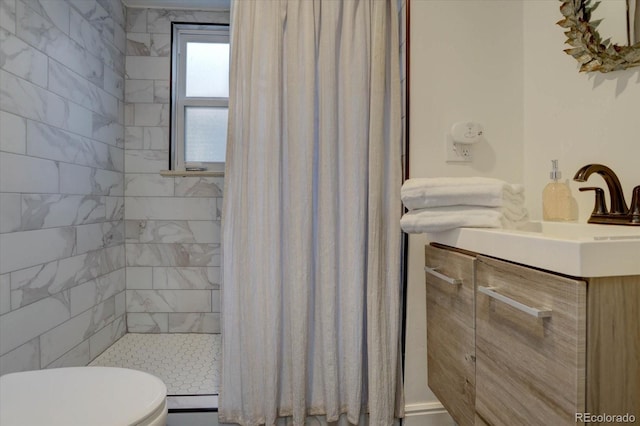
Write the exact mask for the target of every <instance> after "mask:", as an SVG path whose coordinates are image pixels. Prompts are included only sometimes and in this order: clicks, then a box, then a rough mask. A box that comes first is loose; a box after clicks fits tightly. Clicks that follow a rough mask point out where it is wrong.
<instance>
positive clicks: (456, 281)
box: [424, 266, 462, 285]
mask: <svg viewBox="0 0 640 426" xmlns="http://www.w3.org/2000/svg"><path fill="white" fill-rule="evenodd" d="M424 271H425V272H426V273H427V274H429V275H433V276H434V277H436V278H439V279H441V280H442V281H445V282H447V283H448V284H451V285H460V284H462V280H460V279H458V278H451V277H448V276H446V275H445V274H443V273H440V272H438V268H429V267H428V266H425V267H424Z"/></svg>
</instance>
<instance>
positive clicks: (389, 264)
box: [219, 0, 402, 425]
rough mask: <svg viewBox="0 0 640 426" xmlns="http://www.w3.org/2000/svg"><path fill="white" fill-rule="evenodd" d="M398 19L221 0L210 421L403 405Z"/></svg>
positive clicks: (364, 4)
mask: <svg viewBox="0 0 640 426" xmlns="http://www.w3.org/2000/svg"><path fill="white" fill-rule="evenodd" d="M397 19H398V14H397V10H396V4H395V1H381V0H350V1H344V2H336V1H327V0H324V1H323V0H314V1H299V0H278V1H269V2H259V1H255V2H254V1H235V2H233V5H232V27H231V28H232V35H231V78H230V97H229V130H228V147H227V163H226V171H225V190H224V193H225V197H224V205H223V250H222V253H223V255H222V270H223V285H222V287H223V288H222V310H223V314H222V339H223V357H222V378H221V388H220V409H219V415H220V420H221V422H229V423H239V424H241V425H259V424H266V425H274V424H281V422H282V419H281V418H282V417H290V419H289V421H292V422H293V424H294V425H302V424H304V422H305V419H306V418H307V417H308V416H311V415H323V416H326V419H327V420H328V421H336V420H338V419H339V418H341V417H345V416H346V418H347V419H348V420H349V422H351V423H354V424H357V423H358V421H359V419H360V417H361V413H364V412H368V413H369V424H371V425H387V424H392V423H393V421H394V418H395V417H396V416H398V415H401V414H402V413H398V412H395V411H397V410H395V407H396V402H397V401H396V398H399V399H401V398H402V395H401V386H398V385H399V383H400V382H401V377H400V376H399V373H398V372H399V369H398V365H399V362H400V358H399V351H398V347H399V345H398V342H399V337H400V323H401V318H400V315H401V311H400V308H401V306H400V305H401V304H400V297H401V280H400V273H401V272H400V264H401V260H400V253H401V244H400V241H401V240H400V236H401V233H400V228H399V221H400V215H401V212H402V207H401V204H400V186H401V158H400V155H401V120H400V78H399V43H398V22H397ZM397 389H400V392H398V391H397ZM398 405H399V406H401V404H398Z"/></svg>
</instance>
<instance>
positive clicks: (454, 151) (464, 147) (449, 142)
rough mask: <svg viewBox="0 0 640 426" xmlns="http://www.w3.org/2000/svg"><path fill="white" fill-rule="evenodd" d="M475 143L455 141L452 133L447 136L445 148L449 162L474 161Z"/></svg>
mask: <svg viewBox="0 0 640 426" xmlns="http://www.w3.org/2000/svg"><path fill="white" fill-rule="evenodd" d="M472 147H473V145H471V144H464V143H455V142H454V141H453V139H452V138H451V135H449V134H447V136H446V146H445V150H446V152H447V163H470V162H472V161H473V149H472Z"/></svg>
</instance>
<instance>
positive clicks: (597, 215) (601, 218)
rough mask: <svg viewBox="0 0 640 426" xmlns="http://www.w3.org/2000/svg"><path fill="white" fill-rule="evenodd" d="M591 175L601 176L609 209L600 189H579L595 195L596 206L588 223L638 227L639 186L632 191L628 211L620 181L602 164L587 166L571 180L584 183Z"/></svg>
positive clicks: (639, 210) (639, 219) (639, 221)
mask: <svg viewBox="0 0 640 426" xmlns="http://www.w3.org/2000/svg"><path fill="white" fill-rule="evenodd" d="M593 173H597V174H599V175H600V176H602V178H603V179H604V181H605V183H606V184H607V188H608V189H609V198H610V200H611V202H610V206H611V208H610V209H609V210H607V208H606V205H605V203H604V199H603V191H602V190H601V189H600V188H594V187H588V188H580V191H589V190H593V191H595V194H596V205H595V207H594V209H593V212H592V213H591V217H590V218H589V220H588V222H589V223H602V224H610V225H640V189H639V188H640V186H637V187H635V188H634V190H633V199H632V200H631V209H629V207H627V202H626V201H625V199H624V193H623V191H622V185H621V184H620V180H619V179H618V176H616V174H615V173H614V172H613V170H611V169H610V168H609V167H607V166H605V165H602V164H587V165H586V166H584V167H582V168H581V169H580V170H578V171H577V172H576V174H575V176H574V177H573V180H575V181H577V182H586V181H587V179H588V178H589V176H591V175H592V174H593Z"/></svg>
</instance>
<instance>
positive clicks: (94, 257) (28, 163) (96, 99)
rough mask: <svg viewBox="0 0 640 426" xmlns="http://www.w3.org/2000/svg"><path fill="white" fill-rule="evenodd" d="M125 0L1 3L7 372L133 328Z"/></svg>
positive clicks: (69, 355)
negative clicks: (128, 320) (129, 319)
mask: <svg viewBox="0 0 640 426" xmlns="http://www.w3.org/2000/svg"><path fill="white" fill-rule="evenodd" d="M124 26H125V9H124V7H123V5H122V3H121V2H120V0H56V1H50V0H0V374H4V373H8V372H11V371H19V370H31V369H39V368H48V367H58V366H70V365H86V364H87V363H89V362H90V361H91V360H92V359H93V358H95V357H96V356H97V355H98V354H100V353H101V352H102V351H103V350H104V349H106V348H107V347H108V346H109V345H111V344H112V343H113V342H114V341H115V340H117V339H118V338H119V337H120V336H122V335H123V334H124V333H125V329H126V325H125V315H124V314H125V308H126V302H125V247H124V232H125V231H124V168H125V166H124V110H125V106H124V68H125V55H124V51H125V45H126V36H125V30H124Z"/></svg>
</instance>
